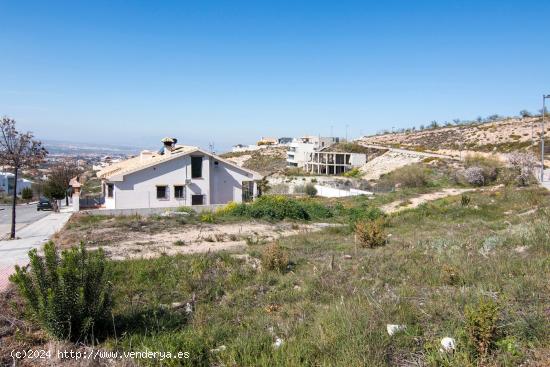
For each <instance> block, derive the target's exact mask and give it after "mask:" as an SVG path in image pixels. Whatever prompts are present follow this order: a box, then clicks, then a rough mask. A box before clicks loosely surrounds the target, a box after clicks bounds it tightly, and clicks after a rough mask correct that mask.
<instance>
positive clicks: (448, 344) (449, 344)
mask: <svg viewBox="0 0 550 367" xmlns="http://www.w3.org/2000/svg"><path fill="white" fill-rule="evenodd" d="M455 348H456V342H455V340H454V339H453V338H449V337H448V336H446V337H444V338H443V339H441V349H440V351H441V352H452V351H454V350H455Z"/></svg>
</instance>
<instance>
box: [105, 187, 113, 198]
mask: <svg viewBox="0 0 550 367" xmlns="http://www.w3.org/2000/svg"><path fill="white" fill-rule="evenodd" d="M113 191H114V185H113V184H107V197H108V198H112V197H113Z"/></svg>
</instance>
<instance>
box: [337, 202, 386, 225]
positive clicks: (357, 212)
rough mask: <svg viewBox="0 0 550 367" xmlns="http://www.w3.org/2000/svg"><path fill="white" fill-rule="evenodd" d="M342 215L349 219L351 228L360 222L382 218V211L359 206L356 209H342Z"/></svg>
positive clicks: (371, 207)
mask: <svg viewBox="0 0 550 367" xmlns="http://www.w3.org/2000/svg"><path fill="white" fill-rule="evenodd" d="M341 214H343V215H345V216H347V217H348V218H349V222H350V223H351V224H352V226H354V225H355V223H357V222H358V221H361V220H375V219H378V218H380V217H381V216H382V214H383V213H382V211H381V210H380V209H379V208H377V207H374V206H367V205H361V206H357V207H351V208H347V209H342V213H341Z"/></svg>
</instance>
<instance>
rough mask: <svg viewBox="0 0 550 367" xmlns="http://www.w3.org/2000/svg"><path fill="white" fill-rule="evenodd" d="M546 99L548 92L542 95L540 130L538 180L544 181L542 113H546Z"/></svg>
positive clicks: (549, 97) (548, 97)
mask: <svg viewBox="0 0 550 367" xmlns="http://www.w3.org/2000/svg"><path fill="white" fill-rule="evenodd" d="M546 99H550V94H543V95H542V131H541V134H540V182H543V181H544V115H545V114H546Z"/></svg>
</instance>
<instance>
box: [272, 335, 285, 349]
mask: <svg viewBox="0 0 550 367" xmlns="http://www.w3.org/2000/svg"><path fill="white" fill-rule="evenodd" d="M283 343H284V341H283V339H281V338H275V343H273V348H275V349H277V348H279V347H280V346H281V345H283Z"/></svg>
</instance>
